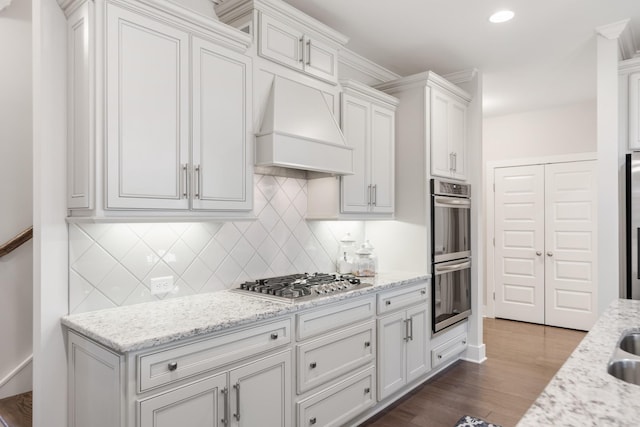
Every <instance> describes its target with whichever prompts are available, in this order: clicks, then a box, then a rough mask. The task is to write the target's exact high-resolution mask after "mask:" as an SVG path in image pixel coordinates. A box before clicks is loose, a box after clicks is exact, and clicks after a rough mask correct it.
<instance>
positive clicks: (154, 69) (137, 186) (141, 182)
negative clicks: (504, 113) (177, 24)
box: [106, 4, 189, 209]
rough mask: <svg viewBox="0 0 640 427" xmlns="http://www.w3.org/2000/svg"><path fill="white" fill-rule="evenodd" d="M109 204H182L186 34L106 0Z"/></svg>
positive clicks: (164, 206) (186, 109)
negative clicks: (108, 2) (107, 2)
mask: <svg viewBox="0 0 640 427" xmlns="http://www.w3.org/2000/svg"><path fill="white" fill-rule="evenodd" d="M106 43H107V59H106V67H107V71H106V72H107V92H106V97H107V100H106V103H107V135H106V139H107V147H106V151H107V164H106V173H107V201H106V204H107V208H111V209H121V208H125V209H136V208H142V209H147V208H150V209H187V208H188V207H189V203H188V199H187V198H186V197H185V195H184V184H185V183H184V180H185V179H186V177H185V174H184V173H183V172H184V166H185V165H186V163H187V162H188V152H189V150H188V149H189V74H188V69H189V36H188V34H187V33H185V32H183V31H180V30H178V29H175V28H173V27H171V26H169V25H167V24H164V23H161V22H158V21H155V20H153V19H150V18H147V17H143V16H140V15H137V14H135V13H132V12H130V11H127V10H124V9H120V8H119V7H117V6H114V5H112V4H107V37H106Z"/></svg>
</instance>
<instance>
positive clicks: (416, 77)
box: [374, 71, 471, 102]
mask: <svg viewBox="0 0 640 427" xmlns="http://www.w3.org/2000/svg"><path fill="white" fill-rule="evenodd" d="M420 86H438V87H440V88H442V89H444V90H446V91H449V92H450V93H452V94H454V95H456V96H458V97H459V98H461V99H463V100H465V101H467V102H470V101H471V95H469V93H467V92H466V91H465V90H463V89H462V88H460V87H458V86H456V85H455V84H453V83H452V82H450V81H449V80H447V79H445V78H444V77H442V76H439V75H438V74H436V73H434V72H433V71H424V72H422V73H418V74H413V75H411V76H407V77H402V78H401V79H398V80H393V81H391V82H387V83H382V84H379V85H375V86H374V88H375V89H378V90H381V91H383V92H386V93H390V94H394V93H396V92H400V91H403V90H406V89H410V88H413V87H420Z"/></svg>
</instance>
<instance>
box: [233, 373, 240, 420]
mask: <svg viewBox="0 0 640 427" xmlns="http://www.w3.org/2000/svg"><path fill="white" fill-rule="evenodd" d="M233 388H235V389H236V413H235V414H233V417H234V418H235V419H236V420H237V421H240V383H239V382H238V383H235V384H234V385H233Z"/></svg>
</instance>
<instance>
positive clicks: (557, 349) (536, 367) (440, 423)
mask: <svg viewBox="0 0 640 427" xmlns="http://www.w3.org/2000/svg"><path fill="white" fill-rule="evenodd" d="M584 336H585V332H581V331H574V330H568V329H561V328H554V327H550V326H541V325H533V324H530V323H522V322H513V321H509V320H501V319H485V320H484V342H485V344H486V346H487V360H486V361H485V362H484V363H483V364H476V363H471V362H464V361H459V362H457V363H455V364H454V365H453V366H451V367H449V368H448V369H447V370H446V371H444V372H442V373H440V374H438V375H437V376H435V377H434V378H432V379H430V380H429V381H428V382H427V383H425V384H423V385H422V386H420V387H418V388H417V389H416V390H414V391H413V392H412V393H411V394H409V395H407V396H405V397H404V398H403V399H401V400H400V401H399V402H397V403H396V404H395V405H394V406H393V407H392V408H389V409H387V410H385V411H384V412H382V413H381V414H378V415H377V416H375V417H374V418H372V419H370V420H368V421H367V422H366V423H364V424H362V426H371V427H453V426H454V425H455V423H456V421H458V420H459V419H460V417H462V416H463V415H473V416H476V417H480V418H483V419H484V420H486V421H488V422H492V423H496V424H499V425H501V426H503V427H511V426H515V425H516V424H517V422H518V420H520V418H521V417H522V416H523V415H524V413H525V412H526V411H527V409H528V408H529V406H531V404H532V403H533V402H534V400H535V399H536V398H537V397H538V395H539V394H540V392H542V390H543V389H544V387H545V386H546V385H547V383H548V382H549V380H551V378H552V377H553V375H554V374H555V373H556V371H557V370H558V369H559V368H560V366H562V364H563V363H564V361H565V360H566V359H567V357H568V356H569V355H570V354H571V352H572V351H573V350H574V349H575V348H576V346H577V345H578V343H579V342H580V341H581V340H582V338H583V337H584Z"/></svg>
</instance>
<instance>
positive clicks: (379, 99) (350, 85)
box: [340, 80, 400, 108]
mask: <svg viewBox="0 0 640 427" xmlns="http://www.w3.org/2000/svg"><path fill="white" fill-rule="evenodd" d="M340 86H342V92H343V93H347V94H348V93H352V92H355V93H356V94H358V95H360V96H364V97H366V98H368V99H369V100H370V101H372V102H375V103H384V104H387V106H391V107H393V108H395V107H397V106H398V104H400V100H399V99H398V98H396V97H395V96H391V95H389V94H386V93H384V92H382V91H379V90H378V89H374V88H372V87H371V86H367V85H366V84H364V83H361V82H359V81H356V80H340Z"/></svg>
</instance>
